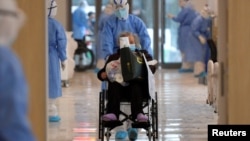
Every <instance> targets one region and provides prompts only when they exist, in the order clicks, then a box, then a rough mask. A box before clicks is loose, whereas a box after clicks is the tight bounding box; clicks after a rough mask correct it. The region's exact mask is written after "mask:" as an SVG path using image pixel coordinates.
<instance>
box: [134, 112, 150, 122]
mask: <svg viewBox="0 0 250 141" xmlns="http://www.w3.org/2000/svg"><path fill="white" fill-rule="evenodd" d="M137 121H138V122H148V116H146V115H144V114H142V113H139V114H138V115H137Z"/></svg>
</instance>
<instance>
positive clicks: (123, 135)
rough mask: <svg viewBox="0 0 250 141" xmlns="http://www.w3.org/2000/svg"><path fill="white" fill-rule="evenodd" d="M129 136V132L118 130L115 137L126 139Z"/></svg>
mask: <svg viewBox="0 0 250 141" xmlns="http://www.w3.org/2000/svg"><path fill="white" fill-rule="evenodd" d="M127 136H128V133H127V132H126V131H122V130H121V131H117V132H116V134H115V139H122V140H123V139H126V138H127Z"/></svg>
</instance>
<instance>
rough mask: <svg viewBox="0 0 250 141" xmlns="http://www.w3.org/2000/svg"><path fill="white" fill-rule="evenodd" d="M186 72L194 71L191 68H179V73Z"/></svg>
mask: <svg viewBox="0 0 250 141" xmlns="http://www.w3.org/2000/svg"><path fill="white" fill-rule="evenodd" d="M188 72H194V70H193V69H179V73H188Z"/></svg>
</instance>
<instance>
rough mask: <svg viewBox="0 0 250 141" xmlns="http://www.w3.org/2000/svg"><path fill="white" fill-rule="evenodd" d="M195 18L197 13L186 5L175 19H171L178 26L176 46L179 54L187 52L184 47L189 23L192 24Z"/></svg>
mask: <svg viewBox="0 0 250 141" xmlns="http://www.w3.org/2000/svg"><path fill="white" fill-rule="evenodd" d="M196 16H197V12H196V11H195V10H194V9H193V7H192V6H191V5H190V4H188V5H186V6H184V7H182V8H181V11H180V12H179V13H178V15H177V16H176V17H173V20H174V21H175V22H178V23H179V24H180V25H179V28H178V39H177V44H178V48H179V50H180V51H181V53H184V54H185V52H186V50H189V49H188V48H187V46H186V43H187V42H189V41H188V39H187V36H188V33H190V32H191V23H192V22H193V20H194V19H195V17H196ZM184 61H185V60H184Z"/></svg>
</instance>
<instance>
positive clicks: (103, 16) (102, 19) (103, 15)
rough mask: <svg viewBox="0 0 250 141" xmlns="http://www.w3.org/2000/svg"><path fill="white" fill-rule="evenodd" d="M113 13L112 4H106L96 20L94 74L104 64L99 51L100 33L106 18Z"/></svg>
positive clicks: (101, 53)
mask: <svg viewBox="0 0 250 141" xmlns="http://www.w3.org/2000/svg"><path fill="white" fill-rule="evenodd" d="M113 12H114V8H113V6H112V4H110V3H108V4H107V5H106V6H105V8H104V10H103V11H102V13H101V15H100V18H99V20H98V28H97V29H98V30H97V40H96V42H97V43H96V60H97V63H96V70H95V71H96V72H98V71H99V70H100V69H101V68H103V66H104V64H105V60H104V56H103V51H102V49H101V37H100V36H101V31H102V29H103V26H104V24H105V22H106V21H107V19H108V17H109V16H111V15H112V14H113Z"/></svg>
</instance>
